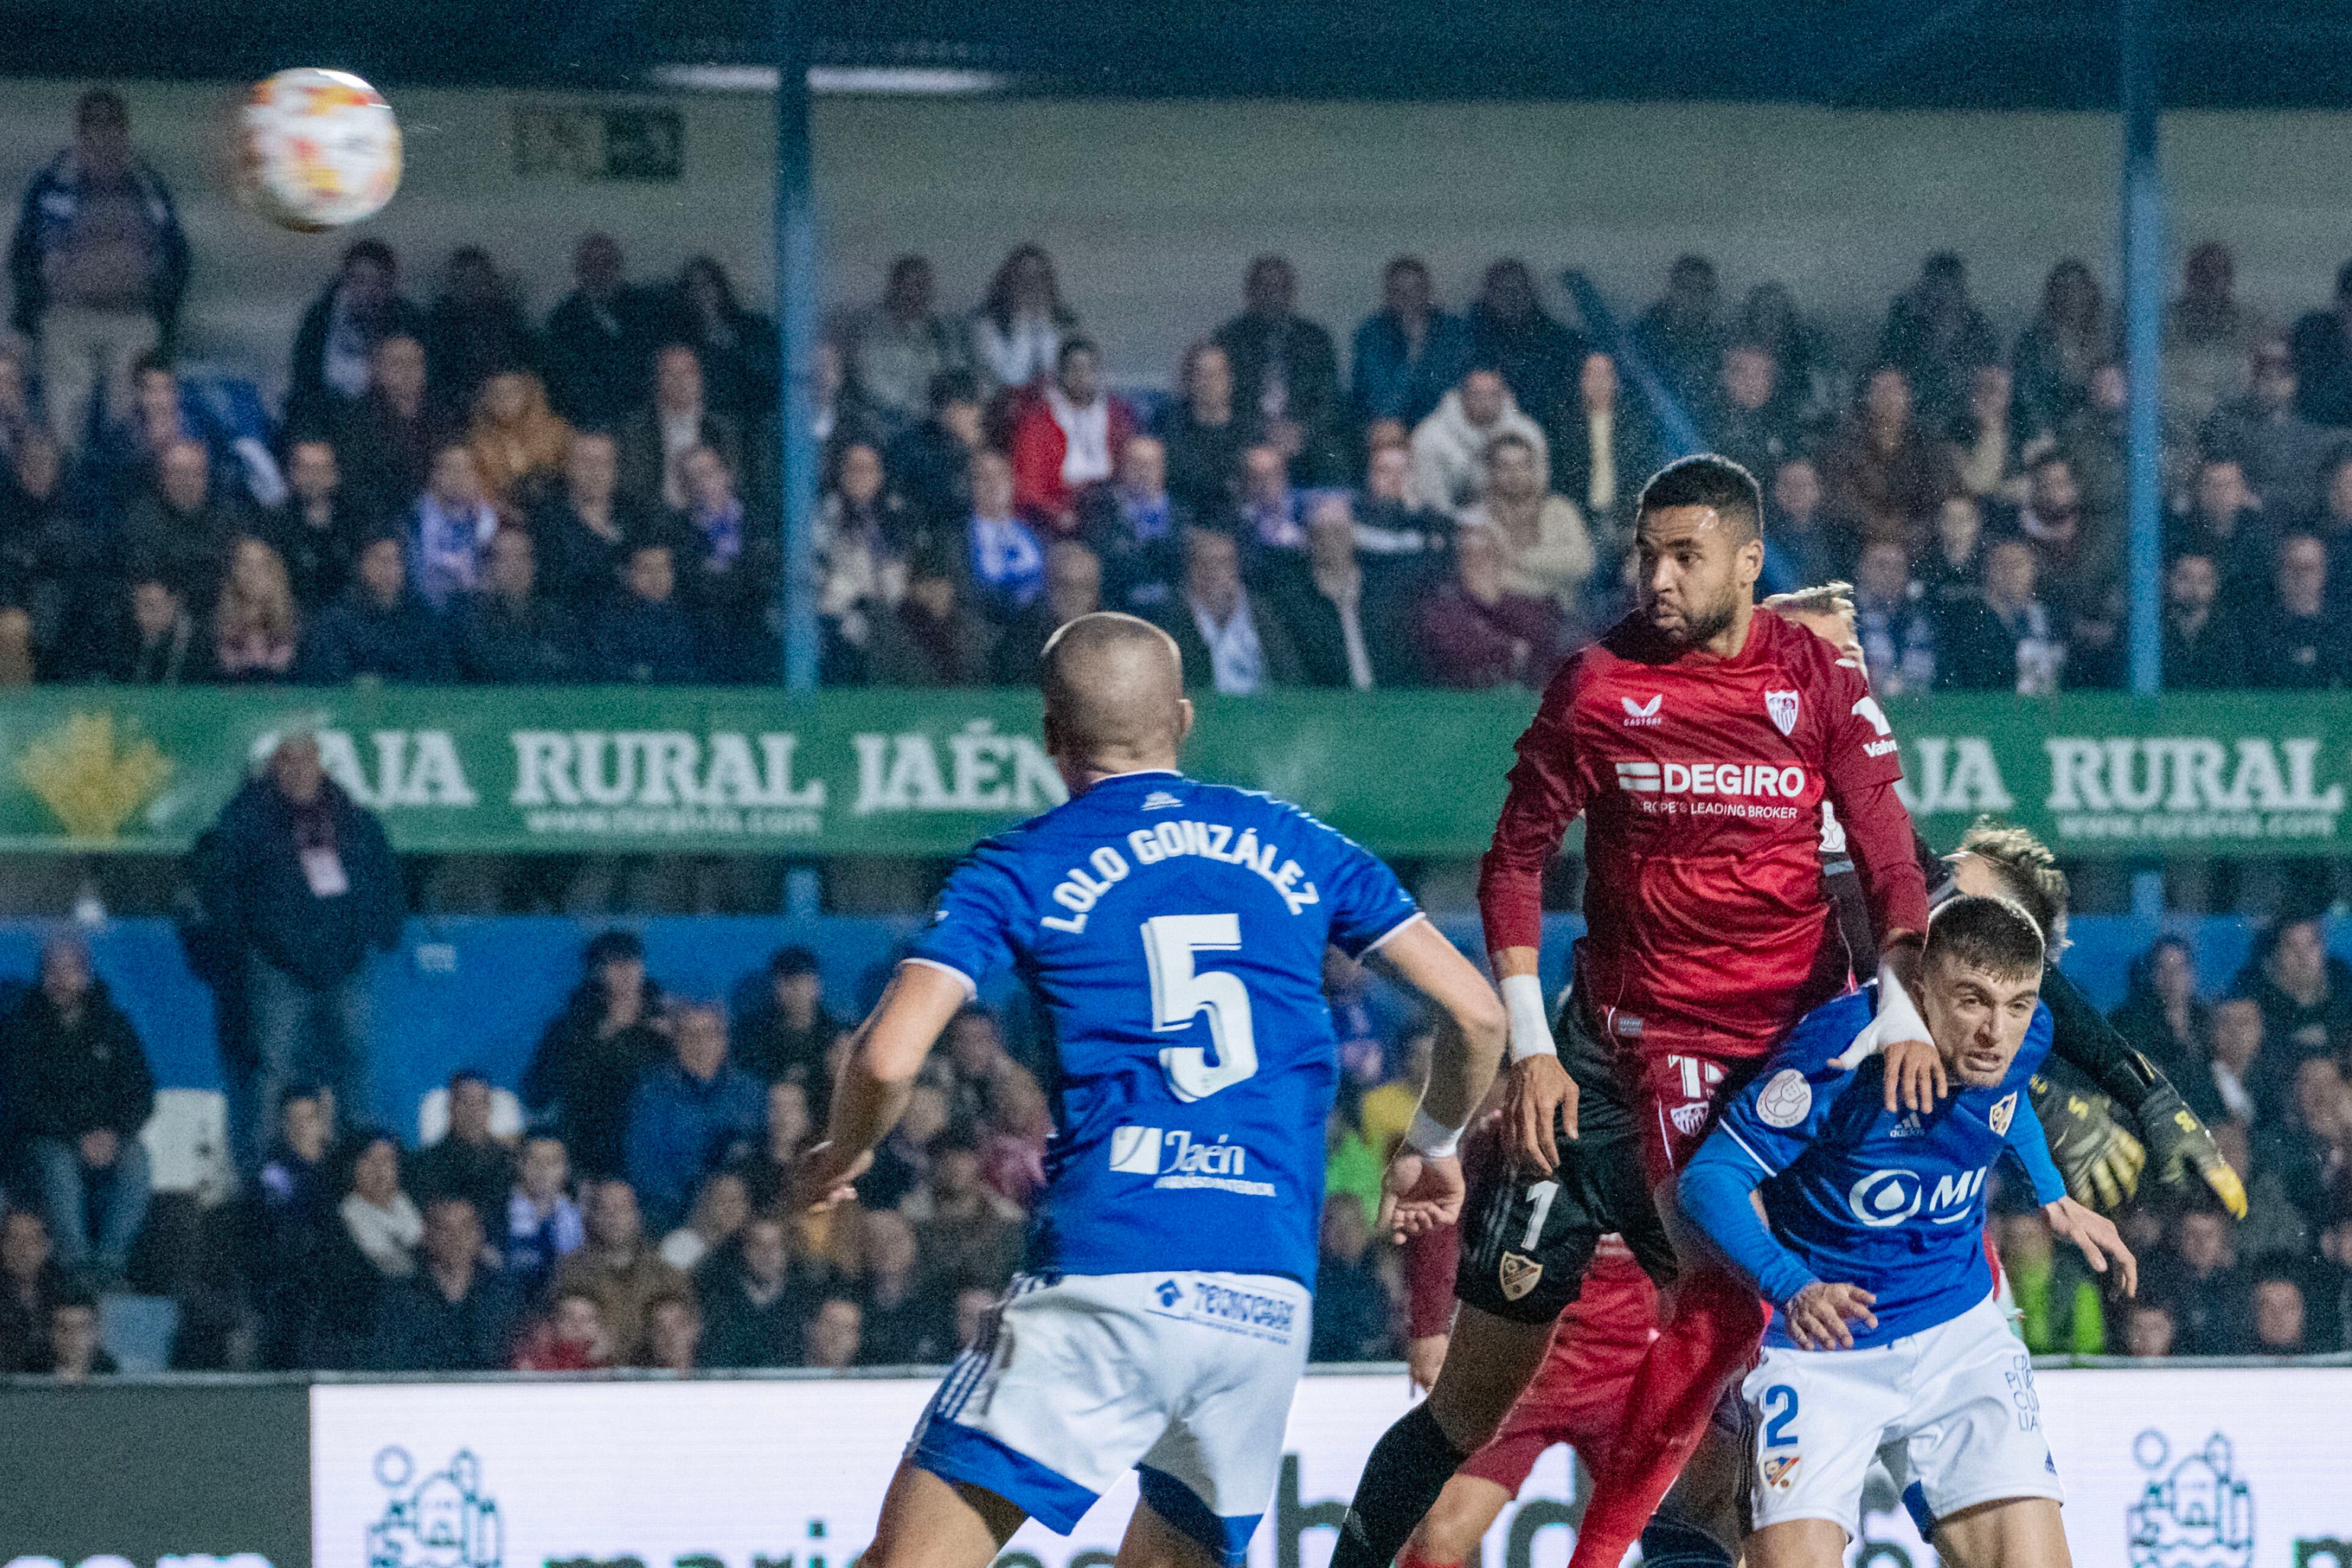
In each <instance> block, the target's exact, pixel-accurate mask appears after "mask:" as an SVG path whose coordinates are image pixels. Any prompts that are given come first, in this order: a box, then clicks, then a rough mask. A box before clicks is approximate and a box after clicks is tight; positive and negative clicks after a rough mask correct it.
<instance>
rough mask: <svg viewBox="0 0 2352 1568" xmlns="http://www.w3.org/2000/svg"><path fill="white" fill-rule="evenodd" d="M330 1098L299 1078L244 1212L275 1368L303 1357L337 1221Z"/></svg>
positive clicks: (266, 1353)
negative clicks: (316, 1287)
mask: <svg viewBox="0 0 2352 1568" xmlns="http://www.w3.org/2000/svg"><path fill="white" fill-rule="evenodd" d="M332 1120H333V1118H332V1115H331V1111H330V1109H329V1106H328V1103H327V1098H326V1096H325V1094H324V1093H323V1092H322V1091H320V1089H319V1088H318V1086H317V1085H315V1084H308V1083H302V1084H296V1085H294V1086H293V1087H292V1088H290V1089H289V1090H288V1091H287V1092H286V1097H285V1098H284V1099H283V1100H281V1101H279V1102H278V1132H277V1134H276V1141H275V1142H274V1143H273V1144H272V1145H270V1148H269V1153H268V1160H267V1162H266V1163H264V1164H263V1166H261V1177H260V1180H259V1181H257V1183H255V1184H254V1186H253V1190H252V1193H251V1197H250V1201H249V1206H248V1208H247V1214H246V1217H245V1218H246V1223H247V1258H246V1273H247V1278H248V1279H249V1280H250V1281H252V1284H253V1292H254V1310H255V1315H256V1317H257V1319H258V1322H257V1325H256V1327H257V1331H258V1332H257V1340H258V1343H257V1347H256V1348H257V1357H258V1360H259V1361H260V1364H261V1365H262V1366H263V1367H264V1368H266V1369H268V1370H269V1371H273V1372H282V1371H285V1370H287V1369H289V1368H290V1367H294V1366H298V1365H299V1364H300V1362H301V1349H302V1329H303V1324H304V1322H305V1320H306V1318H307V1317H308V1315H309V1309H310V1303H309V1302H308V1301H307V1300H306V1296H305V1292H306V1291H307V1290H308V1288H309V1286H310V1281H311V1280H312V1279H313V1278H314V1276H315V1273H316V1270H317V1268H318V1262H319V1258H320V1253H321V1251H322V1250H323V1249H325V1247H326V1244H327V1241H328V1239H329V1234H330V1226H331V1225H339V1224H340V1221H339V1220H336V1219H334V1218H332V1217H333V1213H334V1209H333V1203H334V1197H335V1196H336V1195H332V1194H331V1193H330V1192H329V1191H328V1176H329V1173H328V1171H327V1169H326V1159H327V1152H328V1145H329V1141H330V1137H331V1133H332V1127H331V1123H332Z"/></svg>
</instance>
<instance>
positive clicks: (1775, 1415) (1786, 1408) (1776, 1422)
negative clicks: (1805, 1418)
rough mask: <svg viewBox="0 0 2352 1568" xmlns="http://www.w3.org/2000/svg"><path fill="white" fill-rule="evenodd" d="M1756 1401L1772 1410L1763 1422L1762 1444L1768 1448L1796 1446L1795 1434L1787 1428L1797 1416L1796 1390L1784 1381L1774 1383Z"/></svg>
mask: <svg viewBox="0 0 2352 1568" xmlns="http://www.w3.org/2000/svg"><path fill="white" fill-rule="evenodd" d="M1757 1403H1758V1404H1759V1405H1761V1406H1764V1408H1765V1409H1766V1410H1767V1411H1769V1412H1772V1418H1771V1419H1770V1420H1769V1421H1767V1422H1765V1423H1764V1446H1765V1447H1766V1448H1794V1447H1796V1443H1797V1436H1796V1434H1795V1433H1793V1432H1791V1431H1790V1430H1789V1423H1790V1422H1791V1421H1793V1420H1795V1419H1796V1418H1797V1391H1796V1390H1795V1389H1793V1388H1791V1387H1790V1386H1789V1385H1787V1384H1785V1383H1776V1384H1774V1385H1772V1386H1771V1387H1769V1388H1768V1389H1766V1390H1765V1391H1764V1396H1763V1397H1762V1398H1761V1399H1759V1400H1758V1401H1757ZM1775 1406H1777V1407H1778V1408H1777V1409H1775Z"/></svg>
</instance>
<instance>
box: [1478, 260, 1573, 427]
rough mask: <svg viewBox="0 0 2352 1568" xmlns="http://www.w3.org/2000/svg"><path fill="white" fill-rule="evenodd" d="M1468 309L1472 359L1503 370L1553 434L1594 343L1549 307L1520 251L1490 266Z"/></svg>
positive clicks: (1521, 400) (1522, 402)
mask: <svg viewBox="0 0 2352 1568" xmlns="http://www.w3.org/2000/svg"><path fill="white" fill-rule="evenodd" d="M1468 314H1469V326H1470V357H1471V362H1472V363H1474V364H1480V365H1492V366H1493V367H1494V368H1495V369H1496V371H1498V372H1500V373H1501V375H1502V378H1503V381H1504V382H1505V383H1506V384H1507V385H1508V386H1509V387H1510V389H1511V395H1512V397H1513V398H1515V399H1517V402H1518V405H1519V406H1520V407H1521V408H1523V409H1525V410H1526V411H1527V412H1528V415H1529V417H1531V418H1533V419H1534V420H1535V422H1536V423H1538V425H1540V426H1542V427H1543V431H1544V434H1545V435H1546V437H1547V438H1549V436H1550V435H1551V434H1552V433H1553V432H1554V431H1556V430H1557V429H1559V424H1560V421H1561V418H1562V416H1563V415H1564V414H1566V413H1568V412H1569V411H1570V409H1571V408H1573V407H1574V406H1575V403H1576V381H1577V377H1578V375H1579V374H1580V373H1581V371H1582V370H1583V366H1584V357H1585V355H1586V354H1588V353H1590V352H1591V344H1589V343H1588V342H1586V340H1585V339H1584V335H1583V334H1582V333H1580V332H1577V331H1573V330H1571V329H1569V328H1567V327H1563V326H1561V325H1560V324H1559V322H1558V321H1556V320H1554V319H1552V318H1551V317H1550V316H1549V314H1547V313H1546V312H1545V310H1544V308H1543V302H1542V300H1541V299H1540V298H1538V295H1537V292H1536V279H1535V274H1534V273H1533V272H1532V271H1530V270H1529V269H1528V264H1527V263H1526V262H1524V261H1522V260H1520V259H1519V258H1518V257H1517V256H1507V257H1505V258H1504V259H1503V260H1501V261H1498V262H1496V263H1495V264H1494V265H1493V266H1491V267H1488V268H1486V277H1485V279H1484V280H1483V281H1482V282H1481V284H1480V286H1479V290H1478V298H1476V299H1475V301H1473V302H1472V303H1471V306H1470V309H1469V313H1468Z"/></svg>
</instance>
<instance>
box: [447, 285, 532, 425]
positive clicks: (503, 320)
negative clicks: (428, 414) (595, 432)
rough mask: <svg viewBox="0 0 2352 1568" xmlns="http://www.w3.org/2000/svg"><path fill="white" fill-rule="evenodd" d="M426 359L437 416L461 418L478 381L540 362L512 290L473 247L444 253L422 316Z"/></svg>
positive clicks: (472, 397) (470, 403)
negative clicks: (437, 281)
mask: <svg viewBox="0 0 2352 1568" xmlns="http://www.w3.org/2000/svg"><path fill="white" fill-rule="evenodd" d="M423 336H424V339H425V362H426V363H427V364H428V365H429V366H430V367H431V374H430V381H431V383H432V387H433V395H434V396H435V397H436V398H437V399H438V400H439V401H440V407H441V413H442V416H443V417H444V418H445V419H449V420H452V421H455V420H457V419H460V418H463V417H464V416H465V413H466V411H467V410H468V409H470V408H472V407H473V406H474V398H475V394H477V393H478V392H480V391H481V390H482V383H483V382H487V381H488V380H489V379H490V378H491V377H492V376H494V375H497V374H499V372H501V371H513V370H524V369H529V368H530V367H532V366H535V365H536V364H537V363H538V362H539V345H538V342H537V341H536V340H534V339H533V338H532V336H531V330H530V322H528V321H527V320H525V319H523V313H522V307H521V305H520V304H519V303H517V301H516V299H515V293H514V286H513V284H512V283H511V282H509V280H508V278H507V277H506V275H505V274H503V273H501V272H500V271H499V267H498V264H497V263H496V262H494V261H492V260H491V259H490V255H489V252H488V251H486V250H484V249H483V248H482V247H481V246H476V245H466V246H458V247H457V249H456V250H453V251H451V252H450V253H449V260H448V263H447V265H446V267H444V268H443V270H442V274H441V292H440V294H439V295H438V296H436V298H435V299H434V301H433V304H432V307H431V308H429V309H427V310H426V311H425V331H424V334H423Z"/></svg>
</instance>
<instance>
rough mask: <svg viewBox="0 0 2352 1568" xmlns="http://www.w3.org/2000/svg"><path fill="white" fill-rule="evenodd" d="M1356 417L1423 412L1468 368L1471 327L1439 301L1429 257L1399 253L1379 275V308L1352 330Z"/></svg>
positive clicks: (1412, 420)
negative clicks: (1353, 332) (1354, 330)
mask: <svg viewBox="0 0 2352 1568" xmlns="http://www.w3.org/2000/svg"><path fill="white" fill-rule="evenodd" d="M1348 363H1349V375H1350V377H1351V381H1350V383H1349V392H1350V397H1351V399H1352V401H1353V402H1354V403H1355V407H1356V418H1357V420H1358V421H1359V422H1360V423H1369V422H1370V421H1372V420H1376V419H1395V420H1402V421H1403V422H1404V423H1405V425H1406V427H1407V428H1411V427H1412V426H1413V425H1415V424H1418V423H1421V421H1423V420H1424V419H1426V418H1428V417H1429V415H1430V413H1432V412H1433V410H1434V409H1435V408H1436V407H1437V404H1438V402H1439V401H1440V400H1441V399H1442V398H1444V395H1445V394H1446V392H1448V391H1450V390H1451V389H1452V388H1453V387H1454V384H1455V383H1456V382H1459V381H1461V379H1462V373H1463V372H1464V371H1466V370H1468V369H1469V368H1470V329H1469V327H1468V326H1467V325H1466V324H1465V322H1464V321H1463V320H1462V319H1461V318H1460V317H1458V316H1454V315H1451V314H1448V313H1447V312H1445V311H1444V310H1441V309H1439V308H1437V290H1436V286H1435V285H1434V284H1433V283H1432V281H1431V280H1430V276H1429V264H1428V263H1426V262H1424V261H1423V260H1422V259H1421V257H1419V256H1398V257H1397V258H1396V259H1395V260H1394V261H1391V262H1390V263H1389V265H1388V267H1387V269H1386V270H1385V271H1383V272H1382V273H1381V308H1380V309H1379V310H1377V311H1376V312H1374V313H1373V314H1371V315H1370V316H1367V317H1365V318H1364V320H1363V323H1362V325H1360V326H1359V327H1358V328H1357V329H1356V336H1355V339H1354V341H1353V342H1352V343H1351V344H1350V346H1349V355H1348Z"/></svg>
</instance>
